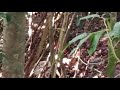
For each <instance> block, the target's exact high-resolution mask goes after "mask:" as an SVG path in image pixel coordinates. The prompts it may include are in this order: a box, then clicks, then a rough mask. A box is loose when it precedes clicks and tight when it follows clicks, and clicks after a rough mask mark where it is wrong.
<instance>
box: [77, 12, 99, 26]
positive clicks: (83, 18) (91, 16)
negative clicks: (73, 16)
mask: <svg viewBox="0 0 120 90" xmlns="http://www.w3.org/2000/svg"><path fill="white" fill-rule="evenodd" d="M94 17H100V16H99V15H98V14H92V15H88V16H85V17H82V18H80V19H79V20H78V21H77V23H76V26H79V25H80V24H81V23H80V21H81V20H85V19H89V18H94Z"/></svg>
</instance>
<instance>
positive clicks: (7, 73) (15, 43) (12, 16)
mask: <svg viewBox="0 0 120 90" xmlns="http://www.w3.org/2000/svg"><path fill="white" fill-rule="evenodd" d="M6 16H7V17H6V21H5V24H6V27H4V30H3V38H4V42H3V51H4V52H5V56H6V58H4V59H3V66H2V71H3V77H4V78H23V77H24V60H25V57H24V52H25V13H24V12H8V13H7V15H6Z"/></svg>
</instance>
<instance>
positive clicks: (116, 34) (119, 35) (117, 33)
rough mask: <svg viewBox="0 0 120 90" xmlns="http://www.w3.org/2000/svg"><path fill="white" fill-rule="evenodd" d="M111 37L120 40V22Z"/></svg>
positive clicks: (116, 24) (115, 26)
mask: <svg viewBox="0 0 120 90" xmlns="http://www.w3.org/2000/svg"><path fill="white" fill-rule="evenodd" d="M109 34H110V37H117V38H120V22H116V23H115V25H114V27H113V30H112V31H111V32H110V33H109Z"/></svg>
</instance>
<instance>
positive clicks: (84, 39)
mask: <svg viewBox="0 0 120 90" xmlns="http://www.w3.org/2000/svg"><path fill="white" fill-rule="evenodd" d="M91 35H92V33H90V34H89V35H88V36H87V37H85V38H83V39H81V40H80V42H79V44H78V45H77V47H75V48H74V49H73V50H72V51H71V52H70V54H69V56H71V54H73V53H74V52H75V51H76V50H77V49H78V48H80V46H81V45H82V44H83V43H84V42H85V41H86V40H87V39H88V38H89V37H90V36H91Z"/></svg>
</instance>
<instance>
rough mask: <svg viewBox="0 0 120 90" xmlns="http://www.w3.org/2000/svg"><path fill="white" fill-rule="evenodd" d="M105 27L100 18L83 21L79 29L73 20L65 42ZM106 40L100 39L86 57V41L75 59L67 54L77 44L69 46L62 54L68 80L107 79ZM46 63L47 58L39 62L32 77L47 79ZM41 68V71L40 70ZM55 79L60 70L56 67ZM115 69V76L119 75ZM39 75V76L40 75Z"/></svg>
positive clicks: (47, 69)
mask: <svg viewBox="0 0 120 90" xmlns="http://www.w3.org/2000/svg"><path fill="white" fill-rule="evenodd" d="M104 28H105V25H104V23H103V20H102V19H101V18H93V19H91V20H84V21H83V22H82V26H81V27H76V25H75V20H74V21H73V23H72V26H71V29H70V35H69V36H68V40H67V42H69V40H71V39H72V38H74V37H75V36H77V35H79V34H81V33H83V32H96V31H99V30H101V29H104ZM56 39H58V37H56ZM107 41H108V40H107V38H105V37H101V38H100V41H99V43H98V46H97V49H96V51H95V52H94V54H92V55H91V56H89V55H88V52H87V51H88V49H89V48H90V41H89V40H87V41H86V42H85V43H84V44H83V45H82V47H81V48H80V49H79V50H78V51H77V54H76V56H77V57H79V58H80V59H78V58H76V57H69V56H68V54H69V53H70V52H71V50H72V49H73V48H75V46H76V45H77V44H78V42H76V43H74V44H73V45H71V46H70V47H69V48H67V50H66V51H65V53H64V58H63V63H64V66H65V67H66V73H67V77H68V78H107V76H106V75H105V71H106V67H107V63H108V44H107ZM46 62H47V56H46V57H44V59H43V60H41V61H40V62H39V65H38V66H37V68H36V69H35V73H34V75H33V76H32V77H40V78H49V77H50V75H49V72H50V66H49V65H47V64H45V63H46ZM40 68H41V69H40ZM57 69H58V71H57V72H56V73H57V77H60V70H59V69H60V68H59V66H58V68H57ZM118 71H119V70H118V69H117V68H116V75H117V74H118V73H119V72H118ZM40 73H41V74H40Z"/></svg>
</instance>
